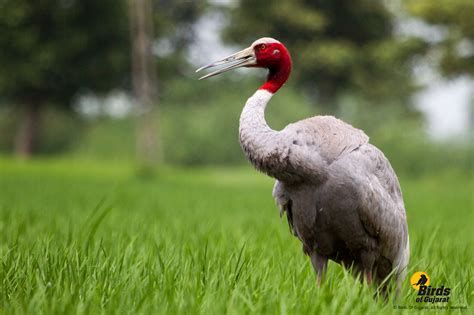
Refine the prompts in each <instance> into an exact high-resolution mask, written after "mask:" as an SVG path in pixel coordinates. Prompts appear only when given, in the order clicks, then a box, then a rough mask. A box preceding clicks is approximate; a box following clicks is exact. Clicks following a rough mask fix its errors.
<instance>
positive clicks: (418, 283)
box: [413, 274, 428, 286]
mask: <svg viewBox="0 0 474 315" xmlns="http://www.w3.org/2000/svg"><path fill="white" fill-rule="evenodd" d="M427 281H428V278H427V277H426V276H425V275H424V274H422V275H421V276H420V279H419V280H418V282H417V283H416V284H415V283H413V285H417V286H418V285H425V284H426V282H427Z"/></svg>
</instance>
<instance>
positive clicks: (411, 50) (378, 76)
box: [0, 0, 474, 168]
mask: <svg viewBox="0 0 474 315" xmlns="http://www.w3.org/2000/svg"><path fill="white" fill-rule="evenodd" d="M133 1H134V0H115V1H110V0H103V1H93V0H81V1H78V0H41V1H35V2H31V1H26V0H15V1H13V0H3V1H0V64H1V65H2V71H0V152H14V151H16V152H17V153H18V154H21V155H28V154H30V153H45V152H46V153H47V152H51V153H62V154H79V155H80V154H84V155H88V156H105V157H108V158H110V157H116V156H120V157H123V158H133V156H134V153H133V152H134V148H135V143H136V141H137V140H136V137H135V132H134V125H135V124H136V123H137V121H136V120H135V119H134V118H133V117H128V118H125V119H122V120H113V119H108V118H100V119H89V118H87V119H86V118H84V117H81V116H80V115H78V113H77V111H76V110H75V106H74V105H75V104H77V101H78V99H79V98H80V97H81V96H82V95H85V94H93V95H97V96H101V95H102V96H103V95H107V93H110V92H111V91H113V90H123V91H127V92H130V91H132V80H131V74H132V71H131V70H132V64H133V62H132V60H133V59H134V58H135V57H133V54H132V51H133V50H132V44H133V41H132V40H131V36H132V38H133V27H132V24H131V19H130V17H131V15H130V8H131V6H130V4H131V3H133ZM149 1H151V2H150V3H151V9H150V10H151V11H152V12H149V13H150V14H153V19H152V20H153V21H152V27H153V40H152V41H151V48H150V49H151V50H152V53H153V55H152V56H154V64H155V65H154V66H151V67H154V71H152V73H156V78H157V80H156V86H157V87H156V91H155V92H156V95H157V98H156V100H155V102H156V104H159V114H158V112H157V111H154V112H153V114H152V115H153V116H152V120H154V121H156V123H157V125H158V129H157V130H158V131H157V132H159V134H160V135H159V138H160V139H161V141H162V151H163V155H164V159H165V161H166V162H169V163H178V164H226V163H240V162H242V161H243V158H242V154H241V153H240V151H239V150H240V149H239V146H238V143H237V124H238V115H239V112H240V110H241V107H242V105H243V103H244V102H245V99H246V97H247V96H248V95H250V94H251V93H252V92H253V90H254V88H255V86H257V84H258V83H257V82H256V80H257V79H255V78H254V77H250V78H246V79H245V80H241V77H240V75H239V74H238V73H235V72H234V73H233V74H229V75H226V76H222V77H220V78H219V79H218V80H210V81H206V82H199V83H198V82H197V81H195V79H196V78H195V76H194V75H193V72H192V70H193V68H194V67H195V66H196V65H193V64H192V63H191V62H190V61H189V60H190V59H189V55H190V49H192V47H193V44H195V39H196V34H197V33H198V31H199V29H198V27H199V26H200V25H201V24H200V22H202V20H203V19H207V18H208V17H209V16H210V14H211V13H217V14H219V15H220V16H223V17H224V20H225V21H226V24H225V26H224V27H223V29H222V30H220V32H221V36H222V38H223V40H224V41H225V42H227V43H230V44H234V45H236V46H238V47H244V46H247V45H248V44H250V43H251V42H252V41H253V40H255V39H257V38H259V37H262V36H272V37H275V38H278V39H279V40H281V41H282V42H284V43H285V45H287V46H288V47H289V49H290V52H291V53H292V57H293V59H294V72H293V75H292V79H291V80H290V82H289V84H288V88H286V89H284V90H282V92H281V93H280V95H279V97H278V98H275V100H274V101H272V109H271V110H270V112H269V117H268V119H269V121H270V123H271V124H272V126H274V127H275V128H280V127H283V126H284V125H285V124H287V123H289V122H291V121H293V120H296V119H301V118H303V117H306V116H310V115H314V114H318V113H333V114H337V115H338V116H340V117H342V118H343V119H346V120H348V121H349V122H351V123H352V124H354V125H357V126H358V127H361V128H364V129H366V130H367V132H368V133H369V135H371V137H372V139H373V140H374V141H375V143H376V144H377V145H379V146H381V147H382V149H384V150H385V151H386V152H389V153H388V155H389V157H390V158H391V159H393V158H394V157H395V158H397V156H400V158H399V160H400V164H403V163H407V162H404V160H405V159H406V158H407V156H406V155H405V156H402V153H401V152H403V151H404V150H408V149H409V150H412V151H413V152H415V151H416V152H420V150H424V151H425V152H427V151H428V150H432V151H433V152H434V151H436V150H437V148H436V147H434V146H432V145H431V143H429V141H428V140H427V138H426V136H425V135H423V131H422V127H421V123H420V122H421V117H420V115H419V114H418V113H417V111H416V110H415V109H414V107H413V106H412V105H413V104H412V102H411V97H412V95H413V93H414V92H415V91H417V89H419V88H420V87H419V86H417V84H416V81H415V79H414V76H413V66H414V65H415V64H416V63H417V61H418V60H420V58H424V57H425V56H426V55H427V54H430V53H432V52H433V51H436V52H437V56H439V59H438V60H439V62H438V64H437V65H438V66H439V69H440V71H441V73H442V74H443V75H446V76H449V77H455V76H458V75H466V74H467V75H470V76H472V74H473V68H472V65H473V64H474V63H473V60H472V59H473V53H472V45H473V44H472V42H473V33H472V30H473V29H474V27H472V26H473V25H472V19H471V18H470V17H469V12H473V8H472V6H473V4H472V3H473V2H472V1H470V0H455V1H451V0H450V1H447V0H446V1H444V0H443V1H436V2H433V1H428V0H404V1H403V4H404V8H406V12H405V13H407V14H410V15H412V16H414V17H415V18H417V19H420V20H423V21H424V23H429V24H432V25H439V26H441V27H443V28H444V29H446V31H445V33H446V34H447V36H444V37H443V40H442V41H439V42H436V43H433V42H430V41H427V40H425V39H423V38H420V37H416V36H409V35H401V34H400V33H399V32H397V23H399V21H398V19H397V16H396V14H395V13H396V12H392V11H391V9H390V8H389V7H388V6H387V5H386V3H385V2H384V1H375V0H354V1H342V0H316V1H314V0H313V1H310V0H296V1H290V0H284V1H283V0H282V1H273V2H269V1H264V0H252V1H251V0H238V1H231V2H229V3H224V4H221V2H217V1H216V2H207V1H205V0H198V1H180V0H178V1H172V0H149ZM150 10H148V11H150ZM132 20H133V19H132ZM438 52H439V53H438ZM209 61H211V60H209ZM229 89H230V90H229ZM288 104H291V106H288ZM158 117H159V121H158V120H157V119H158ZM138 123H140V121H138ZM402 130H403V131H404V132H401V131H402ZM400 137H405V138H403V139H402V138H400ZM416 139H417V140H416ZM404 146H405V147H404ZM428 147H429V148H430V149H428ZM407 148H408V149H407ZM431 148H432V149H431ZM410 158H416V154H413V157H410ZM408 159H409V158H408ZM444 162H446V161H444ZM395 164H396V163H395ZM440 164H442V163H441V162H440ZM413 165H416V163H414V164H413ZM418 166H420V165H418ZM406 167H407V168H414V167H416V166H410V165H408V164H407V165H406Z"/></svg>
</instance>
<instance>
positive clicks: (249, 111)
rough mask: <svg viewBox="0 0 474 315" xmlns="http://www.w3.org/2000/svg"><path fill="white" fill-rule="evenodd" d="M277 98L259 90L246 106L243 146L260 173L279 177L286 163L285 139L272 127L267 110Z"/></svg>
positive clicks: (242, 135) (242, 119)
mask: <svg viewBox="0 0 474 315" xmlns="http://www.w3.org/2000/svg"><path fill="white" fill-rule="evenodd" d="M272 96H273V94H272V93H271V92H269V91H268V90H266V89H259V90H257V92H255V94H254V95H252V96H251V97H250V98H249V99H248V100H247V103H246V104H245V107H244V109H243V111H242V114H241V116H240V127H239V136H240V145H241V147H242V149H243V151H244V152H245V155H246V156H247V158H248V159H249V161H250V162H251V163H252V164H253V165H254V166H255V168H257V169H258V170H260V171H263V172H265V173H267V174H268V175H270V176H273V177H275V174H277V173H278V170H279V169H280V167H281V163H283V162H284V158H285V156H284V154H285V152H286V150H285V147H286V146H285V145H284V141H283V140H284V139H281V138H282V137H281V135H280V132H279V131H275V130H273V129H272V128H270V126H268V124H267V122H266V120H265V107H266V106H267V104H268V102H269V101H270V99H271V98H272Z"/></svg>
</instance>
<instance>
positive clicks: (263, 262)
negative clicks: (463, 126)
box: [0, 159, 474, 314]
mask: <svg viewBox="0 0 474 315" xmlns="http://www.w3.org/2000/svg"><path fill="white" fill-rule="evenodd" d="M133 174H134V170H133V167H132V166H131V165H128V164H113V163H109V164H108V165H104V164H96V163H94V162H84V161H57V160H54V161H37V162H29V163H17V162H14V161H11V160H8V159H0V279H1V285H0V308H1V310H2V313H33V314H37V313H43V314H54V313H56V314H64V313H121V314H122V313H125V314H136V313H148V314H157V313H158V314H159V313H163V314H164V313H166V314H175V313H186V314H187V313H191V314H192V313H203V314H209V313H210V314H222V313H230V314H245V313H269V314H274V313H277V314H302V313H308V314H349V313H350V314H382V313H384V314H385V313H397V314H398V313H407V314H409V313H410V314H411V313H412V311H411V310H398V309H397V310H395V309H394V306H409V305H412V306H413V305H416V304H417V303H415V302H414V300H415V297H416V292H415V291H414V290H413V289H412V288H411V287H410V286H409V284H408V281H405V283H404V285H403V289H402V292H401V294H400V296H399V297H398V299H396V300H395V299H394V298H393V297H391V298H390V300H389V302H387V303H383V302H382V301H376V300H374V299H373V294H374V289H373V288H369V287H367V286H366V285H365V284H361V283H360V282H359V281H357V280H355V279H353V277H352V276H351V275H350V274H349V273H348V272H347V271H345V270H343V269H342V268H341V267H340V266H338V265H336V264H334V263H331V264H330V265H329V269H328V275H327V277H326V279H325V281H324V283H323V284H322V286H321V287H320V288H318V287H316V285H315V278H314V274H313V271H312V268H311V266H310V263H309V260H308V259H307V258H306V257H305V256H304V255H303V253H302V251H301V245H300V244H299V242H298V240H296V239H295V238H294V237H292V236H291V235H290V233H289V231H288V226H287V224H286V222H284V220H280V219H279V217H278V211H277V210H276V207H275V206H274V203H273V200H272V198H271V188H272V181H271V180H269V179H267V178H266V177H264V176H263V175H260V174H256V173H255V172H254V171H253V170H250V168H246V167H242V168H233V169H172V168H163V169H160V170H159V171H158V173H157V176H156V178H153V179H150V178H148V179H140V178H136V177H135V176H134V175H133ZM402 186H403V190H404V195H405V201H406V206H407V212H408V220H409V226H410V235H411V243H412V251H411V252H412V257H411V263H410V267H409V274H410V273H412V272H413V271H417V270H423V271H426V272H428V274H429V275H430V277H431V281H432V284H433V285H437V286H440V285H444V286H449V287H451V288H452V291H453V292H452V294H451V299H450V302H449V303H450V305H453V306H456V305H467V306H470V305H471V303H472V296H473V291H474V288H473V286H472V280H473V272H472V261H473V254H472V252H473V246H472V245H473V234H472V222H473V196H472V191H474V187H473V182H472V177H471V176H465V177H455V176H452V175H436V176H435V175H433V176H430V177H425V178H418V179H416V180H413V179H410V178H402ZM469 310H472V309H471V308H470V309H469Z"/></svg>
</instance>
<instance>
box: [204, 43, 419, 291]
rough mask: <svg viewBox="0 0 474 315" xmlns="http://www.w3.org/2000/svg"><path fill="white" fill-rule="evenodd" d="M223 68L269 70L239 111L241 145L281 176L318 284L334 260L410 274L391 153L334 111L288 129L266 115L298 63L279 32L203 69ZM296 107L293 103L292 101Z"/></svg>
mask: <svg viewBox="0 0 474 315" xmlns="http://www.w3.org/2000/svg"><path fill="white" fill-rule="evenodd" d="M215 66H223V67H221V68H218V69H217V70H215V71H213V72H211V73H209V74H207V75H205V76H203V77H201V78H200V79H205V78H209V77H211V76H215V75H217V74H220V73H223V72H226V71H228V70H231V69H235V68H239V67H253V68H266V69H268V71H269V72H268V77H267V80H266V82H265V83H264V84H263V85H262V86H261V87H260V88H259V89H258V90H257V91H256V92H255V94H253V95H252V96H251V97H250V98H249V99H248V100H247V102H246V104H245V107H244V109H243V111H242V114H241V116H240V127H239V136H240V144H241V147H242V149H243V151H244V152H245V155H246V156H247V158H248V160H250V162H251V164H252V165H253V166H254V167H255V168H256V169H257V170H259V171H261V172H263V173H266V174H267V175H269V176H271V177H273V178H275V179H276V182H275V186H274V188H273V197H274V198H275V200H276V203H277V205H278V206H279V208H280V216H281V215H282V214H283V213H285V214H286V216H287V220H288V223H289V226H290V229H291V231H292V233H293V234H294V235H295V236H296V237H298V239H299V240H300V241H301V243H302V244H303V251H304V253H305V254H307V255H308V256H309V257H310V258H311V263H312V265H313V268H314V270H315V272H316V281H317V284H318V285H320V284H321V280H322V277H323V275H324V273H325V271H326V268H327V264H328V259H330V260H333V261H335V262H337V263H339V264H341V265H343V266H345V267H351V268H353V270H354V271H355V272H354V274H356V275H358V276H359V275H361V279H366V281H367V283H368V284H369V285H370V284H371V283H372V282H373V281H375V282H376V283H378V284H380V283H387V282H388V281H384V280H385V279H387V280H388V279H391V278H393V277H394V278H396V279H397V282H398V284H400V282H401V280H402V279H404V277H405V276H406V268H407V264H408V260H409V252H410V251H409V237H408V227H407V220H406V214H405V206H404V203H403V197H402V193H401V189H400V185H399V182H398V179H397V176H396V174H395V172H394V170H393V168H392V166H391V165H390V163H389V161H388V160H387V158H386V157H385V156H384V154H383V153H382V152H381V151H380V150H379V149H378V148H376V147H375V146H374V145H372V144H370V143H369V137H368V136H367V135H366V134H365V133H364V132H363V131H362V130H359V129H356V128H354V127H352V126H351V125H349V124H347V123H345V122H343V121H341V120H339V119H337V118H335V117H333V116H315V117H312V118H308V119H304V120H301V121H298V122H296V123H292V124H289V125H288V126H287V127H285V128H284V129H283V130H281V131H276V130H273V129H272V128H270V127H269V126H268V124H267V122H266V121H265V115H264V112H265V107H266V106H267V104H268V102H269V101H270V99H271V98H272V96H273V95H274V94H275V93H276V92H277V91H278V90H279V89H280V88H281V87H282V86H283V85H284V84H285V82H286V81H287V79H288V77H289V75H290V72H291V68H292V61H291V57H290V54H289V52H288V50H287V49H286V47H285V46H284V45H283V44H282V43H281V42H279V41H278V40H275V39H273V38H269V37H264V38H260V39H258V40H256V41H255V42H254V43H253V44H252V45H251V46H250V47H248V48H246V49H244V50H242V51H239V52H237V53H235V54H233V55H231V56H228V57H227V58H224V59H222V60H219V61H217V62H214V63H211V64H209V65H207V66H204V67H202V68H199V69H198V70H196V72H197V71H201V70H204V69H207V68H211V67H215ZM288 106H291V104H288Z"/></svg>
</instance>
